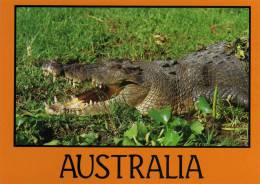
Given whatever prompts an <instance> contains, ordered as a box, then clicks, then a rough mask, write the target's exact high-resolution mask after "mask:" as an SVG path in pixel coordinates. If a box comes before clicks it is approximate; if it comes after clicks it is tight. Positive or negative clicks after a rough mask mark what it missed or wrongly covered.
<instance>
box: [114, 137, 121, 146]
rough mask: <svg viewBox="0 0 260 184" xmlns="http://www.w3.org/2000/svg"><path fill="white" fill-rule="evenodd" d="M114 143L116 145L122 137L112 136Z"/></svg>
mask: <svg viewBox="0 0 260 184" xmlns="http://www.w3.org/2000/svg"><path fill="white" fill-rule="evenodd" d="M113 140H114V143H115V144H116V145H118V144H119V143H120V142H121V141H123V138H119V137H114V139H113Z"/></svg>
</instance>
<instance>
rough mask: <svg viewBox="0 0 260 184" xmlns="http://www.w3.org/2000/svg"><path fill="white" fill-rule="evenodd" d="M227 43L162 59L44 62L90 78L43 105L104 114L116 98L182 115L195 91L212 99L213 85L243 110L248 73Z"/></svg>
mask: <svg viewBox="0 0 260 184" xmlns="http://www.w3.org/2000/svg"><path fill="white" fill-rule="evenodd" d="M233 47H234V45H232V44H230V43H228V42H219V43H215V44H213V45H210V46H207V47H205V48H203V49H201V50H199V51H196V52H194V53H191V54H188V55H187V56H185V57H183V58H181V59H178V60H166V61H160V60H159V61H153V62H147V61H128V60H125V61H109V62H108V61H106V62H97V63H93V64H82V63H74V64H60V63H58V62H57V61H48V62H45V63H44V64H43V65H42V69H43V71H44V72H45V73H51V74H52V75H54V76H65V77H66V78H68V79H70V80H72V81H73V82H85V81H89V82H90V81H91V82H92V86H93V88H92V89H90V90H87V91H86V92H84V93H83V94H80V95H77V96H75V97H73V98H72V99H70V100H67V101H65V102H58V101H57V100H56V99H55V103H53V104H51V105H48V104H46V103H45V110H46V112H47V113H49V114H56V115H60V114H75V115H97V114H106V113H109V112H110V108H109V106H110V105H111V104H113V103H118V104H127V105H128V106H131V107H135V108H136V109H137V110H138V111H140V113H141V114H144V115H145V114H147V113H148V111H149V110H150V109H152V108H161V107H164V106H170V107H171V108H172V110H173V113H174V114H183V113H186V112H189V110H190V109H192V108H193V107H194V102H195V101H196V100H197V99H198V98H199V97H200V96H204V97H205V98H206V99H207V100H209V101H212V98H213V94H214V89H215V88H216V86H217V89H218V96H219V97H220V98H221V99H222V100H225V101H228V102H229V103H230V104H232V105H235V106H241V107H244V108H245V109H248V107H249V72H248V71H247V70H246V69H245V68H246V67H245V63H246V61H244V60H242V59H241V58H239V57H237V54H236V52H235V51H234V50H235V49H234V48H233ZM247 64H248V63H247Z"/></svg>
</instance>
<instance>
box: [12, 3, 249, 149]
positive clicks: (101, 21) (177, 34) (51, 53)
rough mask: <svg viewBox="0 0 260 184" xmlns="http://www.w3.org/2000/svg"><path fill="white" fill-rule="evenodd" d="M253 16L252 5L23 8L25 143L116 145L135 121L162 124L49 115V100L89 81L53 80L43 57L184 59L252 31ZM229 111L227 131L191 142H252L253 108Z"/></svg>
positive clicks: (20, 91)
mask: <svg viewBox="0 0 260 184" xmlns="http://www.w3.org/2000/svg"><path fill="white" fill-rule="evenodd" d="M248 19H249V11H248V9H242V8H237V9H232V8H225V9H221V8H192V9H191V8H21V7H20V8H17V20H16V21H17V24H16V116H17V119H16V124H17V127H16V133H17V135H16V141H17V144H26V145H28V144H33V145H42V144H44V143H47V142H50V141H51V140H59V142H58V143H54V144H64V145H75V144H77V145H88V144H90V145H115V139H116V138H122V137H123V135H124V132H126V131H127V130H129V128H130V127H132V125H133V124H134V123H135V122H141V121H142V122H143V123H144V124H145V125H146V127H150V129H149V130H152V129H153V128H154V129H156V128H157V129H158V130H160V128H161V125H157V124H155V123H154V121H152V120H151V119H149V118H148V117H141V116H140V114H138V112H137V111H135V110H134V109H129V108H116V110H115V112H114V113H113V114H112V115H106V116H95V117H76V116H53V117H50V116H46V114H44V105H43V102H48V103H51V102H53V96H57V98H58V99H66V98H68V97H69V96H70V95H72V94H75V93H80V92H82V91H84V90H85V89H86V88H87V87H88V84H80V86H79V87H77V88H73V87H72V85H71V84H70V83H69V82H67V81H66V80H65V79H63V78H60V79H58V80H56V81H55V82H53V81H52V78H51V77H45V76H44V75H43V73H42V71H41V69H40V67H39V63H38V61H40V60H46V59H59V60H60V61H61V62H63V63H66V62H68V61H69V60H70V59H76V60H79V61H80V62H82V63H92V62H96V61H99V60H111V59H122V58H125V59H130V60H147V61H152V60H155V59H176V58H180V57H182V56H184V55H185V54H187V53H190V52H192V51H196V50H197V49H199V48H201V47H203V46H206V45H209V44H212V43H216V42H218V41H223V40H227V41H232V40H234V39H235V38H238V37H242V36H248V34H249V22H248ZM223 109H224V110H223ZM223 109H221V116H222V120H221V121H222V123H223V124H224V125H225V126H226V130H224V132H225V133H222V134H221V135H216V133H214V132H217V130H216V128H214V127H213V128H211V129H210V131H204V132H203V134H202V135H201V136H199V137H196V138H195V139H194V140H192V141H191V143H190V144H189V145H195V146H196V145H202V146H205V145H206V146H211V145H212V146H215V145H221V146H238V145H239V146H241V145H242V146H244V145H247V124H248V113H247V112H244V111H243V110H241V109H239V108H233V107H232V108H231V107H227V108H224V107H223ZM199 118H200V115H194V116H193V119H199ZM204 118H205V117H204ZM205 126H206V125H205ZM159 133H160V132H157V133H156V132H155V133H154V134H155V135H157V134H159ZM90 137H91V138H90ZM93 137H94V138H93ZM92 138H93V139H92ZM181 145H184V143H183V144H180V146H181Z"/></svg>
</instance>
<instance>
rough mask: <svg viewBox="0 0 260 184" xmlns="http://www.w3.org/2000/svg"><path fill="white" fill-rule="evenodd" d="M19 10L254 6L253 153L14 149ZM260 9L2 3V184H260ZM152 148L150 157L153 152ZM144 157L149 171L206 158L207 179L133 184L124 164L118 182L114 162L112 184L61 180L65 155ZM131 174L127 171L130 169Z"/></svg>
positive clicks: (186, 0) (74, 1)
mask: <svg viewBox="0 0 260 184" xmlns="http://www.w3.org/2000/svg"><path fill="white" fill-rule="evenodd" d="M14 5H154V6H155V5H165V6H166V5H175V6H176V5H179V6H180V5H182V6H184V5H189V6H201V5H204V6H205V5H206V6H207V5H209V6H225V5H227V6H251V7H252V8H251V13H252V14H251V16H252V20H251V40H252V42H251V46H252V48H251V148H246V149H245V148H223V149H221V148H196V149H193V148H185V149H183V148H116V149H113V148H44V147H42V148H32V147H28V148H27V147H13V122H14V115H13V112H14V107H13V104H14V101H13V100H14V98H13V97H14V94H13V93H14V84H13V82H10V81H14V70H13V68H14V34H13V33H14ZM259 16H260V6H259V3H258V2H256V0H255V1H245V0H229V1H228V2H227V0H214V1H204V2H202V1H199V0H193V1H192V0H176V1H175V2H171V1H170V0H169V1H166V0H163V1H149V2H148V1H138V2H137V1H133V0H132V1H130V0H126V1H124V2H120V1H117V0H112V1H109V2H108V1H105V0H102V1H99V2H97V1H95V0H91V1H88V2H86V0H56V1H55V2H54V1H53V0H27V1H25V0H24V1H22V0H20V1H19V0H16V1H14V0H0V24H1V25H0V84H1V85H2V88H1V90H0V102H1V103H2V104H1V108H0V118H1V121H0V183H1V184H16V183H17V184H18V183H19V184H23V183H24V184H34V183H38V184H41V183H42V184H45V183H47V182H49V183H62V182H63V183H73V182H77V183H87V182H89V183H103V182H105V183H123V182H125V183H130V182H131V183H132V182H137V183H146V182H148V183H173V182H176V183H205V184H220V183H221V184H231V183H235V184H245V183H249V184H258V183H259V181H260V174H259V173H260V159H259V155H260V145H259V141H257V138H258V137H259V133H260V124H259V122H260V115H258V114H257V107H259V105H260V98H259V93H258V91H260V82H259V81H258V80H257V78H258V76H257V75H258V74H257V71H260V63H259V62H257V58H260V52H257V51H258V50H259V49H260V46H259V43H260V42H259V41H260V36H259V34H257V33H258V32H259V31H260V27H259V26H260V25H259V24H257V23H258V22H259ZM147 149H149V152H148V151H147ZM111 153H113V154H141V155H143V158H144V165H145V166H146V167H147V166H148V160H146V159H145V158H148V157H149V156H150V155H151V154H156V155H158V156H159V157H163V155H164V154H170V155H175V156H176V155H178V154H182V155H183V156H184V157H185V156H189V155H190V154H196V155H197V156H198V157H199V159H200V165H201V167H202V170H203V174H204V177H205V178H204V179H201V180H198V179H197V178H196V177H193V178H190V179H178V180H165V179H158V175H157V174H155V175H153V177H152V178H151V179H135V180H131V179H128V177H127V176H128V174H127V172H126V170H127V168H128V167H129V166H128V165H127V163H124V162H123V163H122V164H123V166H122V169H123V170H122V175H123V176H126V177H125V178H124V179H120V180H117V179H116V178H115V173H116V172H115V169H112V168H115V166H116V162H111V163H110V165H111V167H110V172H111V177H109V178H108V179H106V180H100V179H96V178H91V179H86V180H84V179H72V178H71V177H70V176H68V177H67V175H66V177H65V178H63V179H61V178H59V175H60V170H61V166H62V163H63V160H64V154H73V155H74V154H82V155H84V154H108V155H109V154H111ZM124 169H126V170H124Z"/></svg>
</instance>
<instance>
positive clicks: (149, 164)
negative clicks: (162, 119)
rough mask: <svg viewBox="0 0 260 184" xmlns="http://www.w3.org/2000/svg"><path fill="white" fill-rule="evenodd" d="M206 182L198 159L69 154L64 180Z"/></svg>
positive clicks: (65, 161)
mask: <svg viewBox="0 0 260 184" xmlns="http://www.w3.org/2000/svg"><path fill="white" fill-rule="evenodd" d="M67 177H70V178H75V179H76V178H81V179H88V178H93V177H94V178H98V179H106V178H109V177H113V178H118V179H121V178H130V179H149V178H161V179H188V178H191V177H194V178H197V179H202V178H203V172H202V168H201V166H200V162H199V158H198V156H197V155H189V156H183V155H160V156H158V155H149V156H143V155H139V154H129V155H123V154H118V155H116V154H114V155H113V154H112V155H107V154H100V155H94V154H90V155H88V154H86V155H82V154H76V155H71V154H65V155H64V159H63V161H62V166H61V170H60V178H67Z"/></svg>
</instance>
